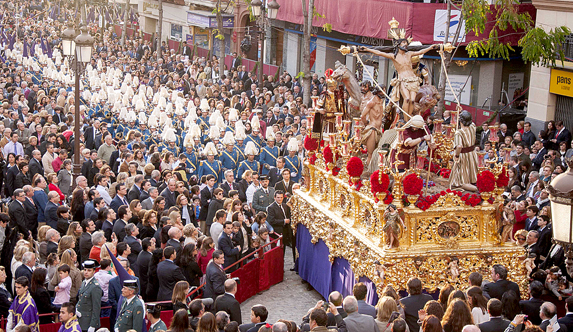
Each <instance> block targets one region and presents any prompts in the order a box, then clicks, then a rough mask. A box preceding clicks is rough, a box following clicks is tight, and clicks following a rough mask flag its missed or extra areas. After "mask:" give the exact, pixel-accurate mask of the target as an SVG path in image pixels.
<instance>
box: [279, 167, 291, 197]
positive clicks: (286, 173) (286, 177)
mask: <svg viewBox="0 0 573 332" xmlns="http://www.w3.org/2000/svg"><path fill="white" fill-rule="evenodd" d="M281 178H282V180H280V181H279V182H277V183H276V184H275V192H277V191H279V190H280V191H282V192H283V193H285V194H287V193H288V194H289V195H292V187H293V185H294V182H293V181H291V179H290V170H289V169H288V168H285V169H283V173H282V176H281Z"/></svg>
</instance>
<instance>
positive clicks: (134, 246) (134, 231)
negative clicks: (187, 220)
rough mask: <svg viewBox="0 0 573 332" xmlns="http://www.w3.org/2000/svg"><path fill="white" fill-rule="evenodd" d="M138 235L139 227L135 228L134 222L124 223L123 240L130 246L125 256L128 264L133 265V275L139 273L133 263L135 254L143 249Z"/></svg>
mask: <svg viewBox="0 0 573 332" xmlns="http://www.w3.org/2000/svg"><path fill="white" fill-rule="evenodd" d="M175 228H177V227H175ZM138 235H139V228H137V226H136V225H135V224H132V223H129V224H127V225H125V238H124V239H123V241H124V242H125V243H127V245H128V246H129V248H131V253H130V254H129V255H128V256H127V260H129V265H130V266H131V267H133V271H134V272H135V275H139V273H138V272H139V271H138V270H137V265H136V264H135V263H136V262H137V256H138V255H139V253H140V252H141V251H142V250H143V248H142V246H141V243H140V240H139V239H138V238H137V236H138Z"/></svg>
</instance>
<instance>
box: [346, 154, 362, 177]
mask: <svg viewBox="0 0 573 332" xmlns="http://www.w3.org/2000/svg"><path fill="white" fill-rule="evenodd" d="M346 171H347V172H348V175H349V176H350V177H359V176H360V175H362V172H363V171H364V164H363V163H362V159H360V158H358V157H352V158H350V159H349V160H348V163H346Z"/></svg>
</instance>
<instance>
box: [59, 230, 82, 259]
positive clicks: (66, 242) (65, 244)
mask: <svg viewBox="0 0 573 332" xmlns="http://www.w3.org/2000/svg"><path fill="white" fill-rule="evenodd" d="M75 247H76V239H75V238H74V237H73V236H72V235H66V236H62V238H61V239H60V242H59V243H58V256H61V255H62V254H63V253H64V251H66V250H68V249H72V250H74V248H75ZM74 252H75V250H74ZM76 256H77V254H76Z"/></svg>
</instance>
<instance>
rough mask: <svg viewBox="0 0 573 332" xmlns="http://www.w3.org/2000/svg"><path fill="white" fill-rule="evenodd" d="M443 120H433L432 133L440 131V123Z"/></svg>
mask: <svg viewBox="0 0 573 332" xmlns="http://www.w3.org/2000/svg"><path fill="white" fill-rule="evenodd" d="M443 123H444V120H434V133H442V124H443Z"/></svg>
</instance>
